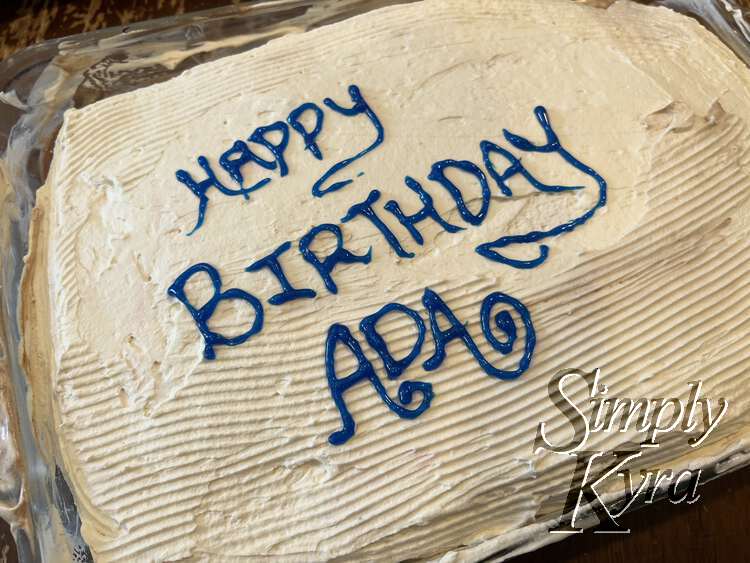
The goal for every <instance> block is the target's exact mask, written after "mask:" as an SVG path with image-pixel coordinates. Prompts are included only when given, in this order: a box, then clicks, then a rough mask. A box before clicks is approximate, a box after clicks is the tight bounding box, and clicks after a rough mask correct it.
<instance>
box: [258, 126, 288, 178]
mask: <svg viewBox="0 0 750 563" xmlns="http://www.w3.org/2000/svg"><path fill="white" fill-rule="evenodd" d="M273 132H278V133H280V134H281V140H280V141H279V142H278V143H274V142H272V141H270V140H269V139H268V138H267V136H268V134H269V133H273ZM248 141H250V142H251V143H257V144H259V145H261V146H263V147H266V148H267V149H268V150H269V152H270V153H271V154H272V155H273V158H274V160H273V161H265V162H266V163H268V164H270V168H271V169H274V168H276V166H277V165H278V168H279V175H280V176H281V177H284V176H286V175H287V173H288V172H289V168H288V167H287V164H286V160H284V151H285V150H286V146H287V144H289V127H287V124H286V123H284V122H283V121H277V122H276V123H272V124H271V125H264V126H262V127H258V128H257V129H256V130H255V131H253V134H252V135H250V138H249V139H248Z"/></svg>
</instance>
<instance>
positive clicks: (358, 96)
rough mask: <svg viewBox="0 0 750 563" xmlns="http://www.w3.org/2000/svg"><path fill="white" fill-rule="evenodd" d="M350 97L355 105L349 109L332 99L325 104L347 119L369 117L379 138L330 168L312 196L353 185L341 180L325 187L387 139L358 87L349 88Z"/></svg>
mask: <svg viewBox="0 0 750 563" xmlns="http://www.w3.org/2000/svg"><path fill="white" fill-rule="evenodd" d="M349 96H350V97H351V99H352V102H353V105H352V106H351V107H349V108H346V107H343V106H340V105H339V104H338V103H336V102H334V101H333V100H332V99H331V98H326V99H325V100H323V103H324V104H325V105H326V106H328V107H329V108H331V109H332V110H333V111H335V112H337V113H340V114H341V115H345V116H347V117H353V116H355V115H359V114H364V115H366V116H367V118H368V119H369V120H370V122H371V123H372V126H373V127H374V128H375V131H376V133H377V136H376V137H375V140H374V141H373V142H372V144H371V145H370V146H368V147H367V148H365V149H362V150H361V151H359V152H358V153H357V154H355V155H354V156H352V157H349V158H345V159H344V160H342V161H340V162H337V163H336V164H334V165H333V166H331V168H329V169H328V170H327V171H326V172H325V173H324V174H323V175H322V176H321V177H320V178H319V179H318V180H317V181H316V182H315V183H314V184H313V188H312V194H313V195H314V196H315V197H323V196H324V195H326V194H328V193H331V192H335V191H336V190H340V189H341V188H343V187H345V186H347V185H349V184H351V183H352V180H351V179H349V180H339V181H338V182H334V183H332V184H331V185H329V186H327V187H326V186H324V185H325V183H326V182H327V181H328V180H329V178H331V177H332V176H333V175H334V174H336V173H337V172H339V171H340V170H343V169H344V168H346V167H347V166H349V165H350V164H351V163H352V162H355V161H357V160H359V159H360V158H362V157H363V156H365V155H366V154H367V153H369V152H370V151H372V150H373V149H374V148H375V147H377V146H378V145H380V144H381V143H382V142H383V139H384V137H385V130H384V129H383V125H382V124H381V123H380V119H378V116H377V115H375V112H374V111H373V110H372V108H371V107H370V106H369V105H368V103H367V102H366V101H365V99H364V98H363V97H362V93H361V92H360V91H359V88H358V87H357V86H354V85H352V86H349Z"/></svg>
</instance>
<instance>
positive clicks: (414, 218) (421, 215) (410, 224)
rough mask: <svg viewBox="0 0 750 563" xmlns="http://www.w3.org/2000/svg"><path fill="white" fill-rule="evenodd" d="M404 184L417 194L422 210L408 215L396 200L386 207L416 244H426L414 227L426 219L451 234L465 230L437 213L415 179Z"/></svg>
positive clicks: (407, 180)
mask: <svg viewBox="0 0 750 563" xmlns="http://www.w3.org/2000/svg"><path fill="white" fill-rule="evenodd" d="M404 183H405V184H406V186H407V187H408V188H409V189H410V190H411V191H413V192H414V193H416V194H417V196H418V197H419V200H420V201H421V202H422V209H420V210H419V211H417V212H416V213H413V214H412V215H406V214H405V213H404V212H403V211H402V210H401V206H400V205H399V204H398V202H397V201H394V200H390V201H389V202H388V203H386V204H385V206H384V207H385V209H386V210H387V211H389V212H390V213H392V214H393V216H394V217H396V219H398V222H399V223H401V224H402V225H403V226H404V228H405V229H406V230H407V231H409V234H410V235H411V236H412V238H413V239H414V242H416V243H417V244H418V245H420V246H422V245H423V244H424V237H423V236H422V233H420V232H419V231H418V230H417V228H416V227H415V226H414V225H416V224H417V223H420V222H421V221H424V220H425V219H432V220H433V221H435V222H436V223H437V224H438V225H440V226H441V227H442V228H443V229H444V230H445V231H447V232H449V233H457V232H458V231H463V230H464V229H463V227H457V226H456V225H451V224H450V223H448V221H446V220H445V219H443V218H442V217H441V216H440V214H439V213H438V212H437V209H435V205H434V204H433V201H432V196H430V194H428V193H427V192H426V191H424V189H423V188H422V185H421V184H420V183H419V182H417V181H416V180H415V179H414V178H412V177H410V176H407V177H406V178H404Z"/></svg>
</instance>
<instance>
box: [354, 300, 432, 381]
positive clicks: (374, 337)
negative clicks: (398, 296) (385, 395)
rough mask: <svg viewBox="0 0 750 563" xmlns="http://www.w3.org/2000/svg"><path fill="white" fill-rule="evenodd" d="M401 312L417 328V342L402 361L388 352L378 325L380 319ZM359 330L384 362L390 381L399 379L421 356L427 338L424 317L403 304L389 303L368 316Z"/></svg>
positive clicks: (360, 324)
mask: <svg viewBox="0 0 750 563" xmlns="http://www.w3.org/2000/svg"><path fill="white" fill-rule="evenodd" d="M396 312H400V313H403V314H405V315H406V316H407V317H409V318H410V319H411V320H412V321H413V322H414V325H415V326H416V327H417V340H416V342H415V343H414V346H412V349H411V351H410V352H409V353H408V354H407V355H406V356H404V357H403V358H402V359H400V360H397V359H396V358H394V357H393V356H392V355H391V353H390V351H389V350H388V345H387V344H386V343H385V340H384V339H383V337H382V336H381V335H380V333H378V331H377V328H376V326H377V324H378V321H379V320H380V319H382V318H383V317H384V316H386V315H387V314H389V313H396ZM359 330H361V331H362V334H364V335H365V340H367V343H368V344H369V345H370V347H371V348H372V349H373V350H375V351H376V352H377V353H378V355H379V356H380V359H381V360H382V361H383V367H385V372H386V374H387V375H388V378H389V379H397V378H398V377H399V376H400V375H401V374H402V373H403V372H404V370H405V369H406V368H408V367H409V366H410V365H411V363H412V362H413V361H414V360H415V359H416V358H417V356H419V353H420V352H421V351H422V344H423V343H424V337H425V332H426V329H425V326H424V321H423V320H422V317H421V316H420V315H419V313H417V312H416V311H415V310H414V309H410V308H409V307H407V306H406V305H402V304H401V303H388V304H387V305H384V306H383V307H382V308H381V309H380V310H379V311H378V312H377V313H373V314H372V315H368V316H366V317H365V318H364V319H362V321H361V322H360V323H359Z"/></svg>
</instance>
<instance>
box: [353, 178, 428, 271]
mask: <svg viewBox="0 0 750 563" xmlns="http://www.w3.org/2000/svg"><path fill="white" fill-rule="evenodd" d="M379 199H380V190H372V191H371V192H370V193H369V195H368V196H367V199H365V201H363V202H362V203H357V204H354V205H352V206H351V207H350V208H349V211H347V212H346V215H344V216H343V217H342V218H341V222H342V223H348V222H349V221H351V220H352V219H354V218H355V217H356V216H357V215H362V216H363V217H366V218H367V219H369V220H370V222H371V223H372V224H373V225H374V226H375V228H376V229H378V230H379V231H380V232H381V234H382V235H383V237H385V240H386V241H387V242H388V244H389V245H391V248H393V250H395V251H396V254H398V255H399V256H401V257H402V258H414V253H413V252H407V251H406V250H404V247H403V246H401V243H400V242H399V241H398V238H397V237H396V235H394V234H393V231H391V230H390V229H389V228H388V225H386V224H385V223H384V222H383V220H382V219H381V218H380V217H378V215H377V213H375V210H374V209H373V208H372V204H373V203H375V202H376V201H378V200H379Z"/></svg>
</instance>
